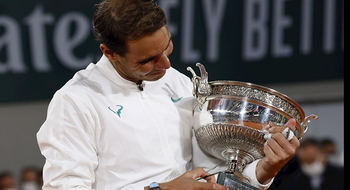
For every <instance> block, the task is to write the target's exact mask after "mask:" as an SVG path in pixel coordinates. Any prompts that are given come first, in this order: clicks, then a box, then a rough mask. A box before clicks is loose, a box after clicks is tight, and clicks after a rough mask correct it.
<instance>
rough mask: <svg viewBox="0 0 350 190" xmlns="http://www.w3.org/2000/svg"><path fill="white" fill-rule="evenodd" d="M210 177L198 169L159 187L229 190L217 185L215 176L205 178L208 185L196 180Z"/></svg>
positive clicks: (167, 188)
mask: <svg viewBox="0 0 350 190" xmlns="http://www.w3.org/2000/svg"><path fill="white" fill-rule="evenodd" d="M208 175H209V174H208V173H207V172H205V171H204V170H203V169H202V168H196V169H194V170H192V171H189V172H186V173H184V174H183V175H182V176H180V177H178V178H176V179H174V180H172V181H170V182H167V183H161V184H159V187H160V188H161V189H162V190H184V189H186V190H228V189H227V188H226V187H224V186H222V185H219V184H217V183H216V180H215V177H214V176H210V177H207V178H205V179H206V180H207V183H205V182H199V181H197V180H196V179H197V178H200V177H205V176H208ZM145 189H148V188H145Z"/></svg>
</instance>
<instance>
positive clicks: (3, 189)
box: [0, 172, 18, 190]
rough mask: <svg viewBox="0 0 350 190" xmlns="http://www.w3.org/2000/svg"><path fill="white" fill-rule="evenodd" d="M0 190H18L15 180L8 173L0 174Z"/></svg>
mask: <svg viewBox="0 0 350 190" xmlns="http://www.w3.org/2000/svg"><path fill="white" fill-rule="evenodd" d="M0 190H18V189H17V185H16V180H15V178H14V177H13V175H12V174H11V173H10V172H2V173H0Z"/></svg>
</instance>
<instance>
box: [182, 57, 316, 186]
mask: <svg viewBox="0 0 350 190" xmlns="http://www.w3.org/2000/svg"><path fill="white" fill-rule="evenodd" d="M196 66H197V67H199V70H200V74H201V75H200V76H197V75H196V73H195V72H194V70H193V69H192V68H191V67H188V68H187V70H189V71H190V72H191V73H192V75H193V78H192V82H193V85H194V90H193V95H194V96H195V98H196V99H197V101H196V104H195V106H194V109H193V116H194V119H195V124H194V132H195V136H196V139H197V141H198V145H199V147H200V148H201V149H202V150H203V151H204V152H205V153H207V154H209V155H211V156H213V157H215V158H217V159H219V160H222V161H226V162H227V170H226V171H225V172H220V174H219V176H218V183H219V184H222V185H225V186H226V187H228V188H229V189H230V190H240V189H242V190H248V189H256V188H255V187H253V186H251V185H250V184H249V180H248V179H246V178H245V177H244V176H243V175H242V172H243V169H244V168H245V166H246V165H247V164H249V163H252V162H253V161H255V160H257V159H261V158H263V157H264V152H263V148H264V144H265V143H266V140H267V139H268V138H269V136H270V137H271V135H270V134H269V133H268V131H267V130H265V128H266V126H268V125H269V126H274V127H284V126H285V124H286V123H287V122H288V120H289V119H291V118H294V119H295V120H296V121H297V124H296V130H295V131H293V132H294V135H295V136H296V137H297V138H298V139H301V138H302V136H303V135H304V134H305V133H306V131H307V129H308V124H309V123H310V121H311V120H312V119H317V118H318V117H317V116H316V115H310V116H308V117H305V113H304V111H303V109H302V108H301V107H300V106H299V105H298V104H297V103H296V102H295V101H293V100H292V99H290V98H289V97H287V96H286V95H284V94H281V93H279V92H277V91H275V90H272V89H270V88H266V87H263V86H259V85H255V84H251V83H245V82H238V81H212V82H208V73H207V72H206V70H205V67H204V66H203V65H202V64H200V63H197V64H196ZM287 132H288V133H289V132H290V131H287ZM285 135H286V137H287V138H288V136H290V135H289V134H285Z"/></svg>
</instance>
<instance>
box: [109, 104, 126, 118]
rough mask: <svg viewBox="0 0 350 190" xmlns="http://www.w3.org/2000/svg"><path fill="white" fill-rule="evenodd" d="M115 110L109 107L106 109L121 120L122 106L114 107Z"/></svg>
mask: <svg viewBox="0 0 350 190" xmlns="http://www.w3.org/2000/svg"><path fill="white" fill-rule="evenodd" d="M115 107H116V108H117V109H113V108H112V107H111V106H109V107H108V109H109V110H111V111H112V112H113V113H115V114H117V115H118V117H119V118H121V114H122V110H123V109H124V107H123V106H122V105H116V106H115Z"/></svg>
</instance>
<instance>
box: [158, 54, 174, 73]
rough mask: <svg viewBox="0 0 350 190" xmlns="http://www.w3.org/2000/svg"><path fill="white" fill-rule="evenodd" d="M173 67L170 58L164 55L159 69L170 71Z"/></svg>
mask: <svg viewBox="0 0 350 190" xmlns="http://www.w3.org/2000/svg"><path fill="white" fill-rule="evenodd" d="M170 66H171V63H170V60H169V58H168V56H167V55H166V54H165V53H163V55H162V57H161V58H160V59H159V61H158V68H159V69H169V68H170Z"/></svg>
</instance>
